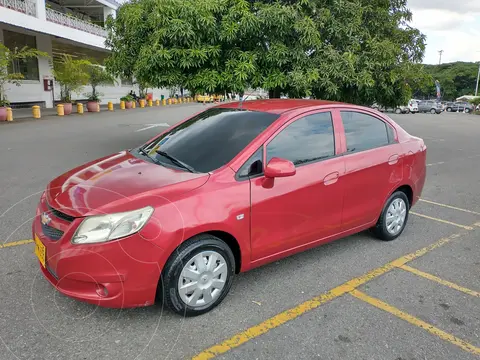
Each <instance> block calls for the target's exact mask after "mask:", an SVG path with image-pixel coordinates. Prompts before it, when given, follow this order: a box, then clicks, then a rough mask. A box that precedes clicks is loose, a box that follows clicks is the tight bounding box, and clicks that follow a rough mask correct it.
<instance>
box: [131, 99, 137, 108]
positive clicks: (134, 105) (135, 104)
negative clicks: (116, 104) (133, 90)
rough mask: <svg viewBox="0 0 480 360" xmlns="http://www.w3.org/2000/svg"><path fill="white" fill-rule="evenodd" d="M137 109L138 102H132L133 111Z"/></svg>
mask: <svg viewBox="0 0 480 360" xmlns="http://www.w3.org/2000/svg"><path fill="white" fill-rule="evenodd" d="M136 107H137V102H136V101H135V100H134V101H132V109H135V108H136Z"/></svg>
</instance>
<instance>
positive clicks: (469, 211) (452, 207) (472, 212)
mask: <svg viewBox="0 0 480 360" xmlns="http://www.w3.org/2000/svg"><path fill="white" fill-rule="evenodd" d="M419 201H421V202H424V203H427V204H432V205H437V206H442V207H445V208H448V209H452V210H458V211H463V212H466V213H470V214H475V215H480V213H479V212H476V211H472V210H467V209H462V208H459V207H455V206H451V205H446V204H441V203H437V202H434V201H430V200H425V199H419Z"/></svg>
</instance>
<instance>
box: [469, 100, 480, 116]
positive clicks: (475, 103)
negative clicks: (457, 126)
mask: <svg viewBox="0 0 480 360" xmlns="http://www.w3.org/2000/svg"><path fill="white" fill-rule="evenodd" d="M470 104H472V105H473V106H474V107H475V110H474V111H475V112H476V113H478V111H477V106H478V105H480V96H477V97H475V98H473V99H472V100H470Z"/></svg>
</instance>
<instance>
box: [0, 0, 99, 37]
mask: <svg viewBox="0 0 480 360" xmlns="http://www.w3.org/2000/svg"><path fill="white" fill-rule="evenodd" d="M0 1H19V0H0ZM45 12H46V19H47V21H50V22H53V23H55V24H60V25H64V26H68V27H70V28H72V29H77V30H81V31H85V32H88V33H90V34H94V35H97V36H101V37H106V36H107V31H106V30H105V29H104V28H102V27H101V26H98V25H95V24H92V23H90V22H88V21H85V20H82V19H78V18H76V17H74V16H73V15H67V14H65V13H62V12H60V11H56V10H53V9H50V8H46V9H45Z"/></svg>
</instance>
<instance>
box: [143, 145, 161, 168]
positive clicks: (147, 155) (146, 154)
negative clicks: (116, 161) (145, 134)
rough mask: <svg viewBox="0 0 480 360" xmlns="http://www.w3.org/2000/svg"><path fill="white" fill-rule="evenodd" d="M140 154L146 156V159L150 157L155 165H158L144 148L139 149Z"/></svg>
mask: <svg viewBox="0 0 480 360" xmlns="http://www.w3.org/2000/svg"><path fill="white" fill-rule="evenodd" d="M138 152H139V153H141V154H143V155H145V156H146V157H148V158H149V159H150V160H152V161H153V162H154V163H156V164H158V161H157V159H155V158H154V157H152V156H150V155H149V154H148V152H146V151H145V150H144V149H143V147H141V148H138Z"/></svg>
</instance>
